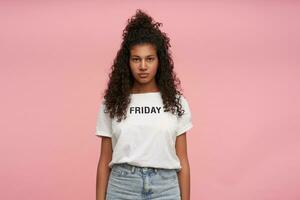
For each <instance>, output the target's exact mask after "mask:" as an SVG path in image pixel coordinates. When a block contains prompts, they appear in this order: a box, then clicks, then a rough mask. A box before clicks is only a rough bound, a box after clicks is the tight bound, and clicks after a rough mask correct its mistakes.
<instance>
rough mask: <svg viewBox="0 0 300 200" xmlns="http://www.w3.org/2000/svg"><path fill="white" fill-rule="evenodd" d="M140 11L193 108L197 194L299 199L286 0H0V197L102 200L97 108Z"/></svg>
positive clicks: (207, 198)
mask: <svg viewBox="0 0 300 200" xmlns="http://www.w3.org/2000/svg"><path fill="white" fill-rule="evenodd" d="M108 2H109V3H108ZM137 8H141V9H144V10H145V11H146V12H148V13H149V14H150V15H151V16H153V18H154V19H155V20H156V21H159V22H162V23H163V26H162V28H161V29H162V30H163V31H165V32H166V33H167V34H168V36H169V37H170V38H171V45H172V47H171V50H172V54H173V58H174V62H175V71H176V73H177V75H178V76H179V78H180V79H181V82H182V87H183V89H184V94H185V96H186V97H187V99H188V101H189V104H190V107H191V110H192V117H193V124H194V128H193V129H192V130H191V131H189V132H188V133H187V138H188V153H189V161H190V166H191V199H193V200H283V199H284V200H299V199H300V192H299V186H300V185H299V184H300V170H299V169H300V161H299V158H300V148H299V146H300V134H299V131H300V125H299V123H300V122H299V121H300V112H299V107H300V106H299V102H300V96H299V91H300V84H299V78H300V58H299V52H300V36H299V35H300V23H299V18H300V4H299V3H297V1H283V0H282V1H279V0H276V1H264V2H263V1H250V0H248V1H227V3H225V1H208V0H207V1H199V2H196V1H171V0H168V1H132V0H126V1H105V2H104V1H103V2H101V1H83V0H81V1H79V0H77V1H43V2H41V1H27V2H25V1H1V2H0V9H1V10H0V24H1V31H0V53H1V54H0V57H1V59H0V85H1V100H0V101H1V103H0V110H1V122H0V123H1V140H0V141H1V142H0V153H1V163H0V164H1V166H0V169H1V171H0V178H1V182H0V188H1V192H0V199H3V200H17V199H24V200H33V199H36V200H38V199H43V200H83V199H84V200H92V199H95V180H96V167H97V163H98V158H99V153H100V141H101V139H99V138H98V137H96V136H95V135H94V134H95V125H96V114H97V109H98V106H99V104H100V100H101V95H102V92H103V91H104V89H105V87H106V82H107V80H108V72H109V68H110V66H111V64H112V62H113V59H114V57H115V55H116V52H117V50H118V49H119V47H120V43H121V34H122V30H123V28H124V27H125V25H126V21H127V19H128V18H129V17H131V16H132V15H133V14H134V13H135V10H136V9H137Z"/></svg>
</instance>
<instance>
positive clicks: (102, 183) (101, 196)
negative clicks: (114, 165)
mask: <svg viewBox="0 0 300 200" xmlns="http://www.w3.org/2000/svg"><path fill="white" fill-rule="evenodd" d="M109 174H110V168H109V167H108V163H104V162H99V164H98V168H97V178H96V200H105V197H106V190H107V184H108V179H109Z"/></svg>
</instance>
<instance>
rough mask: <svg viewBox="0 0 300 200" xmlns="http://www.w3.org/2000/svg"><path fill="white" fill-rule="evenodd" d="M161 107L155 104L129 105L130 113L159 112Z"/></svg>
mask: <svg viewBox="0 0 300 200" xmlns="http://www.w3.org/2000/svg"><path fill="white" fill-rule="evenodd" d="M160 109H161V107H157V106H152V107H149V106H142V107H130V109H129V112H130V114H132V113H133V114H152V113H160Z"/></svg>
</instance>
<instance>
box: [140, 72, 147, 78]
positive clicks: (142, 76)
mask: <svg viewBox="0 0 300 200" xmlns="http://www.w3.org/2000/svg"><path fill="white" fill-rule="evenodd" d="M138 75H139V77H141V78H145V77H147V76H148V75H149V74H148V73H140V74H138Z"/></svg>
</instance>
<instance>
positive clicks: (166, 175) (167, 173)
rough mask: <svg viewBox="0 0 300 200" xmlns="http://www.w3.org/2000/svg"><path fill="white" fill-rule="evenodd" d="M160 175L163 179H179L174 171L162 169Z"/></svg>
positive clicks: (159, 171)
mask: <svg viewBox="0 0 300 200" xmlns="http://www.w3.org/2000/svg"><path fill="white" fill-rule="evenodd" d="M158 175H159V176H160V177H161V178H162V179H166V180H169V179H176V178H177V173H176V171H175V170H173V169H160V170H158Z"/></svg>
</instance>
